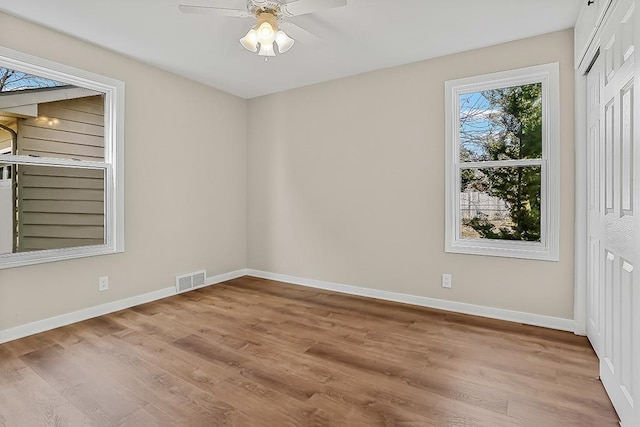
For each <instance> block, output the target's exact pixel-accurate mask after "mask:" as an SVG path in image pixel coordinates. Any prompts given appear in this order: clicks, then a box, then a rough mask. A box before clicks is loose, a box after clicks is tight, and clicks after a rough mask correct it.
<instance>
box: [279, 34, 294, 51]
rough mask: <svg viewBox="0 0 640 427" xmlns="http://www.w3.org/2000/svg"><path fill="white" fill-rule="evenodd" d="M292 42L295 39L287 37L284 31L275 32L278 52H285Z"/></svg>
mask: <svg viewBox="0 0 640 427" xmlns="http://www.w3.org/2000/svg"><path fill="white" fill-rule="evenodd" d="M293 43H295V40H293V39H292V38H291V37H289V36H288V35H287V33H285V32H284V31H282V30H279V31H278V32H277V33H276V44H277V45H278V52H280V53H285V52H286V51H288V50H289V49H291V47H292V46H293Z"/></svg>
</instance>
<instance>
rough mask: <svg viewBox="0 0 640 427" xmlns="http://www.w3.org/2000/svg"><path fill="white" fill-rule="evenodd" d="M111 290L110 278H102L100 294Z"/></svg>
mask: <svg viewBox="0 0 640 427" xmlns="http://www.w3.org/2000/svg"><path fill="white" fill-rule="evenodd" d="M107 289H109V276H102V277H100V278H99V279H98V290H99V291H100V292H103V291H106V290H107Z"/></svg>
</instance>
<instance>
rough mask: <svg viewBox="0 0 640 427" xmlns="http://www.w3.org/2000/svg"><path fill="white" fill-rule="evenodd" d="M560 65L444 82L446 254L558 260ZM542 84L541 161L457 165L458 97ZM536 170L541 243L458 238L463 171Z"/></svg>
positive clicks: (506, 161) (528, 160) (459, 163)
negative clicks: (527, 167) (539, 173)
mask: <svg viewBox="0 0 640 427" xmlns="http://www.w3.org/2000/svg"><path fill="white" fill-rule="evenodd" d="M559 68H560V67H559V63H557V62H556V63H551V64H544V65H537V66H533V67H527V68H520V69H515V70H509V71H503V72H498V73H492V74H485V75H480V76H474V77H467V78H462V79H457V80H449V81H447V82H445V143H446V149H445V160H446V164H445V185H446V187H445V251H446V252H451V253H461V254H473V255H489V256H500V257H510V258H525V259H533V260H547V261H558V259H559V248H558V246H559V235H560V222H559V216H560V185H559V176H560V175H559V163H560V162H559V161H560V126H559V123H560V118H559V116H560V93H559ZM533 83H542V157H541V158H540V159H526V160H505V161H485V162H460V95H464V94H468V93H475V92H480V91H483V90H489V89H499V88H506V87H513V86H522V85H526V84H533ZM499 166H540V167H541V174H542V176H541V206H540V208H541V212H540V242H525V241H512V240H498V239H482V238H479V239H464V238H461V237H460V176H461V170H462V169H466V168H470V167H471V168H484V167H499Z"/></svg>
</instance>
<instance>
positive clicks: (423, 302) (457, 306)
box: [246, 269, 575, 332]
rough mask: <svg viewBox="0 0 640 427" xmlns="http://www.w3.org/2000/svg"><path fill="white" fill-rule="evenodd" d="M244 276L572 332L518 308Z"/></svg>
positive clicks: (569, 325)
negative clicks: (508, 308)
mask: <svg viewBox="0 0 640 427" xmlns="http://www.w3.org/2000/svg"><path fill="white" fill-rule="evenodd" d="M246 273H247V275H249V276H254V277H260V278H263V279H270V280H277V281H280V282H286V283H291V284H294V285H301V286H307V287H311V288H318V289H324V290H328V291H334V292H341V293H344V294H351V295H359V296H364V297H370V298H377V299H381V300H387V301H395V302H402V303H406V304H412V305H418V306H422V307H429V308H437V309H441V310H447V311H453V312H456V313H464V314H472V315H475V316H481V317H489V318H492V319H499V320H507V321H510V322H517V323H524V324H526V325H533V326H542V327H545V328H550V329H558V330H561V331H569V332H573V331H574V327H575V324H574V321H573V319H562V318H558V317H550V316H542V315H539V314H532V313H525V312H522V311H513V310H505V309H501V308H493V307H485V306H481V305H474V304H466V303H462V302H456V301H447V300H441V299H436V298H428V297H421V296H416V295H408V294H401V293H397V292H389V291H380V290H377V289H370V288H362V287H359V286H351V285H343V284H340V283H330V282H322V281H319V280H313V279H305V278H302V277H295V276H287V275H284V274H277V273H270V272H267V271H260V270H253V269H247V271H246Z"/></svg>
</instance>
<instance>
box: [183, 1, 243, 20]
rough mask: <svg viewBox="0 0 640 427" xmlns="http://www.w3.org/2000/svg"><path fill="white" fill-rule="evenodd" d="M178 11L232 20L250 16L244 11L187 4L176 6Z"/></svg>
mask: <svg viewBox="0 0 640 427" xmlns="http://www.w3.org/2000/svg"><path fill="white" fill-rule="evenodd" d="M178 9H180V11H181V12H182V13H194V14H204V15H219V16H232V17H234V18H246V17H248V16H251V15H250V14H249V12H247V11H246V10H240V9H227V8H224V7H214V6H193V5H188V4H181V5H178Z"/></svg>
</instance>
